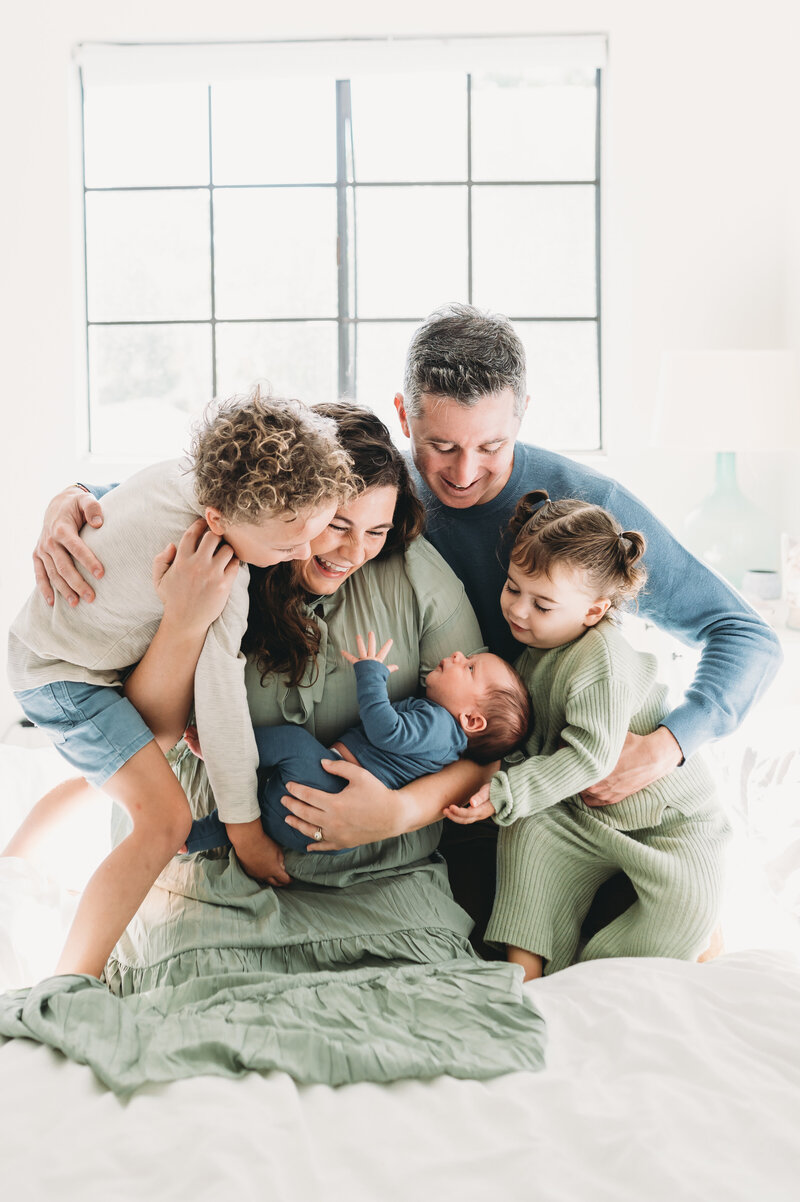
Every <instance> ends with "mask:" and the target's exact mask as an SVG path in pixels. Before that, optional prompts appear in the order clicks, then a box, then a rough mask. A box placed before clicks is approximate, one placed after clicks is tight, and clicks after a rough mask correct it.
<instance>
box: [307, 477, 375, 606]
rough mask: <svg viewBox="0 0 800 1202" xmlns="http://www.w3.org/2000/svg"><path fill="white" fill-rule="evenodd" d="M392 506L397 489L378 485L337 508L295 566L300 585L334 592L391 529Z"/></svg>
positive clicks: (317, 592) (318, 591)
mask: <svg viewBox="0 0 800 1202" xmlns="http://www.w3.org/2000/svg"><path fill="white" fill-rule="evenodd" d="M396 505H397V488H396V487H395V486H394V485H393V484H382V485H376V486H375V487H373V488H367V489H365V491H364V492H363V493H361V496H359V497H356V499H355V501H351V502H350V504H349V505H343V506H342V507H341V508H340V509H337V511H336V513H335V514H334V516H333V517H332V518H331V520H330V523H329V524H328V525H327V526H326V527H325V529H324V530H323V531H322V533H321V534H318V535H317V537H316V538H315V539H312V541H311V558H310V559H306V560H305V561H304V562H303V563H302V564H301V565H299V569H300V579H301V580H302V582H303V586H304V588H307V589H308V591H309V592H310V593H313V594H314V595H315V596H321V595H325V594H330V593H335V592H336V590H337V589H338V588H339V586H340V585H341V584H342V583H343V582H344V581H345V580H346V579H347V577H348V576H352V574H353V572H357V571H358V569H359V568H360V567H363V565H364V564H365V563H367V562H368V561H369V560H370V559H374V558H375V556H376V555H377V554H379V552H380V551H381V550H382V548H383V545H384V543H385V542H386V536H387V534H388V533H389V531H390V530H391V528H392V521H393V518H394V511H395V506H396Z"/></svg>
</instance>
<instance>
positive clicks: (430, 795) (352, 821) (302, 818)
mask: <svg viewBox="0 0 800 1202" xmlns="http://www.w3.org/2000/svg"><path fill="white" fill-rule="evenodd" d="M322 766H323V768H325V769H326V771H328V772H330V773H332V774H333V775H334V776H341V777H343V778H344V779H345V780H346V781H347V782H348V783H347V785H346V786H345V788H344V789H343V790H342V792H341V793H325V792H323V791H322V790H321V789H312V788H311V787H310V786H309V785H299V784H295V783H292V782H290V783H289V785H288V788H289V789H291V791H292V796H290V797H289V796H287V797H284V798H283V804H284V805H285V806H286V808H287V810H289V813H290V815H291V816H290V817H289V818H287V819H286V821H287V823H288V825H289V826H293V827H294V828H295V830H298V831H301V832H302V833H303V834H304V835H308V838H309V840H311V839H312V838H313V835H314V832H315V831H316V830H317V828H319V829H320V830H322V832H323V839H322V841H321V842H319V843H313V844H312V845H311V846H310V847H309V851H337V850H339V848H342V847H357V846H359V845H360V844H362V843H375V842H377V841H378V840H380V839H390V838H394V837H395V836H396V835H403V834H408V833H409V832H410V831H416V830H419V829H420V828H421V827H423V826H430V825H431V823H433V822H438V821H439V820H440V819H441V817H442V811H443V810H444V808H445V807H446V806H449V805H461V804H462V803H463V802H466V801H467V800H468V799H469V798H470V797H471V796H472V794H473V793H474V792H475V791H476V790H477V789H479V788H480V786H481V785H482V784H483V783H484V782H485V781H487V780H489V779H490V778H491V776H492V773H493V772H494V770H495V768H496V767H497V765H496V764H489V765H488V766H487V765H480V764H476V763H474V762H473V761H472V760H457V761H456V762H455V763H454V764H448V766H447V767H446V768H443V769H442V770H441V772H435V773H434V774H433V775H432V776H421V777H420V778H419V780H415V781H412V782H411V784H409V785H404V786H403V787H402V789H388V788H387V787H386V785H383V784H381V782H380V781H379V780H378V779H377V778H376V777H374V776H373V775H372V773H371V772H367V770H366V768H362V767H360V765H358V764H351V763H348V761H347V760H323V761H322Z"/></svg>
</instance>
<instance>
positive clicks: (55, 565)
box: [33, 485, 103, 605]
mask: <svg viewBox="0 0 800 1202" xmlns="http://www.w3.org/2000/svg"><path fill="white" fill-rule="evenodd" d="M86 522H88V523H89V525H90V526H94V527H95V528H97V527H98V526H102V524H103V509H102V506H101V505H100V502H99V501H97V500H95V498H94V497H93V496H92V495H91V493H88V492H84V491H83V489H82V488H78V487H77V486H76V485H72V486H71V487H70V488H65V489H64V491H63V492H60V493H59V494H58V496H57V497H53V500H52V501H51V502H50V504H49V505H48V506H47V509H46V510H45V514H44V525H43V526H42V532H41V534H40V535H39V541H38V542H37V544H36V546H35V548H34V551H33V571H34V575H35V576H36V587H37V588H38V590H39V592H40V593H41V594H42V596H43V597H44V599H45V601H46V602H47V604H48V605H53V604H54V602H55V593H54V592H53V590H54V589H55V590H56V591H57V592H59V593H60V594H61V596H62V597H63V598H64V600H65V601H67V602H68V603H69V604H70V605H77V604H78V602H79V601H80V600H81V599H83V600H84V601H94V596H95V594H94V589H93V588H92V587H91V585H89V584H87V583H86V581H85V580H84V578H83V576H82V575H81V573H80V572H79V571H78V568H77V566H76V565H77V564H81V566H82V567H84V568H86V571H87V572H88V574H89V575H90V576H94V577H95V579H96V580H99V579H100V578H101V576H102V575H103V565H102V564H101V562H100V560H99V559H98V558H97V556H95V555H93V554H92V552H91V551H90V550H89V548H88V547H87V546H86V543H85V542H84V541H83V539H82V538H81V536H80V534H79V531H80V529H81V527H82V526H83V525H84V524H85V523H86Z"/></svg>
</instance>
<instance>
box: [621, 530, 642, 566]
mask: <svg viewBox="0 0 800 1202" xmlns="http://www.w3.org/2000/svg"><path fill="white" fill-rule="evenodd" d="M619 538H620V543H621V544H622V549H623V553H624V556H625V563H626V564H627V566H628V567H629V568H632V567H633V566H634V564H637V563H638V562H639V560H640V559H641V558H642V556H643V555H644V553H645V551H646V550H647V542H646V540H645V537H644V535H643V534H640V533H639V531H638V530H623V531H622V533H621V534H620V536H619Z"/></svg>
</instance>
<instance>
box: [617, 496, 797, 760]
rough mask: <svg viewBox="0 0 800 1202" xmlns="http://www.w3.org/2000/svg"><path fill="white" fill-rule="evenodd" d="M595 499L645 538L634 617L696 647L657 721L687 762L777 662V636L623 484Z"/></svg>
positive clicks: (762, 685) (763, 683) (760, 688)
mask: <svg viewBox="0 0 800 1202" xmlns="http://www.w3.org/2000/svg"><path fill="white" fill-rule="evenodd" d="M599 503H600V504H603V505H605V506H606V508H608V509H609V510H610V511H611V512H612V513H613V514H614V516H615V517H616V518H617V520H618V521H620V522H621V523H622V526H623V528H624V529H626V530H641V531H642V532H643V533H644V535H645V538H646V539H647V552H646V555H645V563H646V565H647V572H648V580H647V584H646V586H645V591H644V593H643V594H642V595H641V597H640V600H639V613H640V615H641V616H642V617H645V618H649V619H651V620H652V621H654V622H655V623H656V625H658V626H660V627H661V629H662V630H667V631H669V632H670V633H671V634H674V635H675V636H676V637H677V638H679V639H680V640H681V641H682V642H684V643H688V644H690V645H693V646H700V647H701V654H700V660H699V663H698V665H697V670H696V672H695V676H694V679H693V681H692V682H691V684H690V685H689V687H688V688H687V690H686V693H685V695H684V698H683V700H682V701H681V703H680V704H679V705H678V706H677V707H676V708H675V709H674V710H672V711H671V713H669V714H667V715H666V717H665V718H664V720H663V722H662V723H661V725H662V726H666V727H667V729H668V730H669V731H670V732H671V733H672V734H673V735H674V736H675V738H676V739H677V741H678V743H679V745H680V748H681V750H682V752H683V755H684V758H685V759H688V758H689V756H690V755H692V754H693V752H695V751H696V750H697V749H698V748H699V747H700V746H701V745H702V744H703V743H705V742H707V741H708V740H710V739H719V738H721V737H722V736H723V735H727V734H730V733H731V731H733V730H735V729H736V728H737V726H738V725H739V724H740V722H741V721H742V719H743V718H744V716H745V714H746V713H747V712H748V710H749V709H750V707H751V706H752V705H753V704H754V703H755V701H756V700H757V699H758V698H759V697H760V696H761V694H762V693H763V692H764V690H765V689H766V687H767V685H768V684H769V683H770V682H771V680H772V678H773V677H774V675H775V673H776V672H777V670H778V668H779V666H780V663H781V659H782V655H781V650H780V644H779V641H778V636H777V635H776V634H775V631H774V630H771V629H770V628H769V626H767V624H766V623H765V622H764V621H763V620H762V619H761V618H760V617H759V616H758V614H756V613H755V611H754V610H752V609H751V608H750V606H749V605H747V603H746V602H745V601H744V600H743V599H742V598H741V597H740V596H739V594H738V593H737V592H736V590H735V589H734V588H733V587H732V586H731V585H730V584H728V582H727V581H725V580H723V579H722V577H721V576H717V575H716V573H715V572H713V571H712V570H711V569H710V568H708V567H706V565H705V564H704V563H701V562H700V560H698V559H696V558H695V557H694V556H693V555H692V554H691V553H690V552H689V551H687V550H686V548H685V547H683V546H682V545H681V544H680V543H679V542H678V540H677V539H676V538H675V537H674V535H672V534H671V533H670V531H669V530H668V529H667V528H666V526H664V525H663V524H662V523H661V522H659V521H658V519H657V518H655V517H654V516H653V514H652V513H650V511H649V510H648V509H647V508H646V507H645V506H644V505H643V504H642V503H641V502H640V501H638V500H637V499H636V497H634V496H633V495H632V494H631V493H629V492H628V491H627V490H626V489H624V488H622V487H621V486H620V485H618V484H616V483H612V484H611V487H610V489H609V490H608V494H607V496H605V497H604V498H603V499H602V500H601V501H600V502H599Z"/></svg>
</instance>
